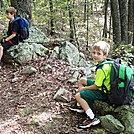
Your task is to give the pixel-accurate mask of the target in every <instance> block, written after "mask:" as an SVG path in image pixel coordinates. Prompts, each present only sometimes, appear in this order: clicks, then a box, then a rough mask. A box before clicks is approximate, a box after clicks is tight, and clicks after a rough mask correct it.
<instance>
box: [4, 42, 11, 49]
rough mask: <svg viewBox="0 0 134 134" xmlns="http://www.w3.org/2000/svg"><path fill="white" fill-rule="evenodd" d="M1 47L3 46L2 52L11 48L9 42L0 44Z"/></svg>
mask: <svg viewBox="0 0 134 134" xmlns="http://www.w3.org/2000/svg"><path fill="white" fill-rule="evenodd" d="M1 45H2V46H3V48H4V50H7V49H9V48H10V47H11V46H13V45H12V44H10V43H9V42H5V43H1Z"/></svg>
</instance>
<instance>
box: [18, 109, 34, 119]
mask: <svg viewBox="0 0 134 134" xmlns="http://www.w3.org/2000/svg"><path fill="white" fill-rule="evenodd" d="M31 113H32V109H31V108H30V107H26V108H23V109H22V108H20V109H19V115H20V116H21V117H23V116H26V115H29V114H31Z"/></svg>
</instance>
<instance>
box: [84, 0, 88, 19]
mask: <svg viewBox="0 0 134 134" xmlns="http://www.w3.org/2000/svg"><path fill="white" fill-rule="evenodd" d="M86 14H87V0H85V2H84V22H85V21H86V16H87V15H86Z"/></svg>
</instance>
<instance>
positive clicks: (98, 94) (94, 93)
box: [80, 78, 108, 107]
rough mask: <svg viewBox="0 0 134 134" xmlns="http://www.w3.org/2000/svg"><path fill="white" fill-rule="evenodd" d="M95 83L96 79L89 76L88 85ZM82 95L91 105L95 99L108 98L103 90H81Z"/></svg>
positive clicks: (103, 99)
mask: <svg viewBox="0 0 134 134" xmlns="http://www.w3.org/2000/svg"><path fill="white" fill-rule="evenodd" d="M93 84H94V80H91V79H89V78H87V85H88V86H90V85H93ZM80 96H81V97H82V98H83V99H84V100H86V102H87V103H88V104H89V106H91V107H92V104H93V103H94V101H95V100H102V101H107V100H108V98H107V95H106V94H105V93H104V92H103V91H101V90H83V91H81V92H80Z"/></svg>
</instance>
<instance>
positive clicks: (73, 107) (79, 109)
mask: <svg viewBox="0 0 134 134" xmlns="http://www.w3.org/2000/svg"><path fill="white" fill-rule="evenodd" d="M69 109H70V110H71V111H74V112H77V113H84V109H83V108H82V107H81V106H78V104H77V102H74V103H72V104H71V106H70V107H69Z"/></svg>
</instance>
